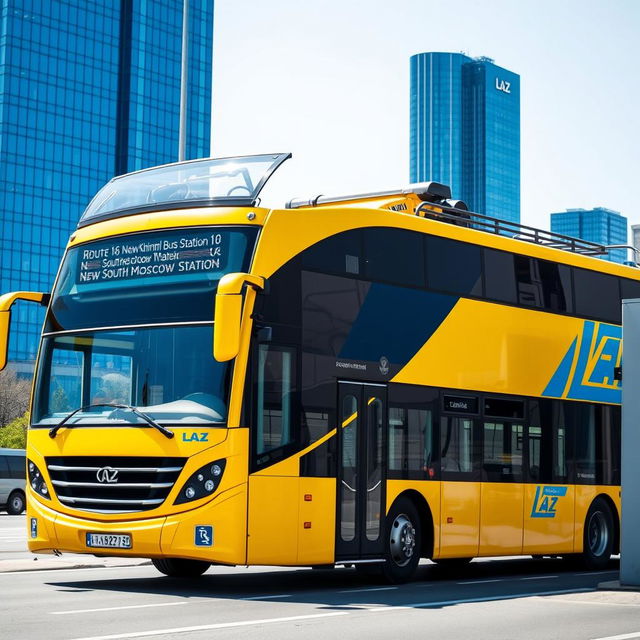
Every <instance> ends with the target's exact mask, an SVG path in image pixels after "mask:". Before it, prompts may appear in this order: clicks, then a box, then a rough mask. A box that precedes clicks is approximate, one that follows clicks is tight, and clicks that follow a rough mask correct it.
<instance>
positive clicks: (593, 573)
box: [575, 571, 618, 576]
mask: <svg viewBox="0 0 640 640" xmlns="http://www.w3.org/2000/svg"><path fill="white" fill-rule="evenodd" d="M607 573H618V571H588V572H587V571H582V572H580V573H576V574H575V575H577V576H604V575H606V574H607Z"/></svg>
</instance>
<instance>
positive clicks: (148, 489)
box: [46, 456, 186, 513]
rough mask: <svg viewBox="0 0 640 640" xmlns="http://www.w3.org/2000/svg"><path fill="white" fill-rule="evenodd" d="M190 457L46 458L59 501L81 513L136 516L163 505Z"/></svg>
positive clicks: (54, 490)
mask: <svg viewBox="0 0 640 640" xmlns="http://www.w3.org/2000/svg"><path fill="white" fill-rule="evenodd" d="M185 461H186V458H168V457H167V458H156V457H149V456H146V457H141V456H135V457H130V456H117V457H115V456H100V457H93V456H56V457H50V458H46V463H47V470H48V471H49V476H50V478H51V484H52V485H53V492H55V494H56V496H57V498H58V500H60V502H61V503H62V504H64V505H66V506H67V507H70V508H72V509H77V510H79V511H92V512H97V513H132V512H136V511H148V510H149V509H155V508H156V507H158V506H160V505H161V504H162V503H163V502H164V501H165V499H166V497H167V496H168V495H169V492H170V491H171V488H172V487H173V485H174V484H175V481H176V480H177V479H178V476H179V475H180V472H181V471H182V468H183V467H184V463H185Z"/></svg>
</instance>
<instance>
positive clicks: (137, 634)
mask: <svg viewBox="0 0 640 640" xmlns="http://www.w3.org/2000/svg"><path fill="white" fill-rule="evenodd" d="M590 591H595V589H562V590H557V591H537V592H534V593H519V594H507V595H501V596H490V597H484V598H463V599H460V600H441V601H439V602H412V603H410V604H406V605H388V606H386V607H367V608H364V609H363V608H359V609H358V612H362V611H369V612H371V613H381V612H383V611H400V610H406V609H425V608H430V607H444V606H448V605H453V604H466V603H470V604H471V603H479V602H491V601H495V600H515V599H517V598H530V597H532V596H553V595H559V594H563V593H586V592H590ZM352 613H354V612H353V611H332V612H330V613H312V614H308V615H302V616H288V617H285V618H263V619H261V620H240V621H238V622H221V623H217V624H203V625H197V626H193V627H174V628H172V629H152V630H150V631H134V632H132V633H116V634H113V635H108V636H87V637H84V638H75V639H74V640H123V639H124V638H148V637H151V636H162V635H169V634H172V633H189V632H194V631H213V630H215V629H232V628H234V627H249V626H253V625H261V624H274V623H278V622H295V621H298V620H314V619H317V618H329V617H334V616H348V615H351V614H352ZM636 637H638V638H640V633H639V634H637V636H636V635H633V636H629V638H636ZM597 640H623V639H622V638H620V639H618V638H598V639H597Z"/></svg>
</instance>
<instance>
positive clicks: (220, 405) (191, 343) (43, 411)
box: [33, 325, 229, 426]
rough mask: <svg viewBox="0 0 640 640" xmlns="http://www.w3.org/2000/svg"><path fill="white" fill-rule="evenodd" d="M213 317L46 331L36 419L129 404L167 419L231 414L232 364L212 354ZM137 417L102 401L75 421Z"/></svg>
mask: <svg viewBox="0 0 640 640" xmlns="http://www.w3.org/2000/svg"><path fill="white" fill-rule="evenodd" d="M212 340H213V334H212V326H211V325H196V326H190V327H185V326H179V327H176V326H164V327H148V328H136V329H131V330H109V329H105V330H101V331H80V332H77V333H73V332H69V333H64V334H61V335H52V336H49V337H46V338H45V339H44V342H43V345H42V351H41V354H40V364H39V370H38V381H37V387H36V394H35V400H34V411H33V418H34V420H33V422H34V424H35V425H41V426H47V425H49V426H51V425H55V424H58V423H59V422H60V421H61V420H62V419H63V418H64V417H65V416H67V415H68V414H69V413H71V412H72V411H75V410H76V409H78V408H80V407H89V406H90V405H94V404H95V405H104V404H126V405H131V406H135V407H136V408H138V409H140V410H142V411H144V413H146V414H147V415H148V416H149V417H151V418H152V419H153V420H155V421H156V422H159V423H165V424H180V423H186V424H203V423H223V422H225V421H226V417H227V416H226V414H227V408H226V398H227V391H228V389H227V387H228V379H227V378H228V371H229V369H228V364H227V363H220V362H216V361H215V360H214V359H213V357H212V356H211V344H212ZM97 423H99V424H106V425H109V426H111V425H118V424H123V425H125V424H137V425H140V426H147V425H146V424H145V422H144V420H142V419H141V418H140V417H139V416H136V415H135V413H133V412H131V411H127V410H124V409H115V408H112V407H105V406H96V407H91V408H88V409H87V410H85V411H82V412H78V413H77V414H76V415H74V416H73V418H72V419H71V421H70V422H69V425H70V426H73V425H75V424H78V425H82V424H97Z"/></svg>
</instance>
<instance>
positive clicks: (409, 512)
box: [382, 498, 422, 583]
mask: <svg viewBox="0 0 640 640" xmlns="http://www.w3.org/2000/svg"><path fill="white" fill-rule="evenodd" d="M386 530H387V533H386V545H387V547H386V550H385V562H384V564H383V565H382V575H383V576H384V577H385V578H386V579H387V580H388V581H389V582H396V583H397V582H406V581H407V580H409V578H411V576H412V575H413V573H414V572H415V570H416V567H417V566H418V562H420V550H421V549H422V532H421V531H420V518H419V517H418V511H417V510H416V507H415V505H414V504H413V502H411V500H409V499H407V498H400V499H399V500H396V502H394V504H393V506H392V507H391V511H390V512H389V515H388V516H387V527H386Z"/></svg>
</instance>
